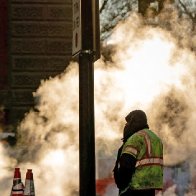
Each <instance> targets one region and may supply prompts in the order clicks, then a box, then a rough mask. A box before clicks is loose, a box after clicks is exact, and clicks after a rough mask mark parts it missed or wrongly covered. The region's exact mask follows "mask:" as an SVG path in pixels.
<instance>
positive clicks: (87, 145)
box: [79, 53, 96, 196]
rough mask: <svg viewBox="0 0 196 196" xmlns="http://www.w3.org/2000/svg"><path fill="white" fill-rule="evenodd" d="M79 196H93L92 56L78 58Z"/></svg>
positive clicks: (94, 188)
mask: <svg viewBox="0 0 196 196" xmlns="http://www.w3.org/2000/svg"><path fill="white" fill-rule="evenodd" d="M79 117H80V120H79V148H80V156H79V157H80V158H79V160H80V196H95V194H96V187H95V136H94V135H95V134H94V68H93V56H92V54H90V53H81V54H80V56H79Z"/></svg>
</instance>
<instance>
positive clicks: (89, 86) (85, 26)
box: [72, 0, 100, 196]
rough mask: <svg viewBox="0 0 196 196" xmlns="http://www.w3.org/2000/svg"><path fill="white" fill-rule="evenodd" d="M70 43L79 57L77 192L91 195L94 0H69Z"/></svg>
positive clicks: (96, 54) (96, 42)
mask: <svg viewBox="0 0 196 196" xmlns="http://www.w3.org/2000/svg"><path fill="white" fill-rule="evenodd" d="M72 44H73V45H72V55H73V57H74V58H75V57H78V60H79V165H80V166H79V167H80V168H79V170H80V179H79V181H80V182H79V186H80V188H79V189H80V191H79V192H80V196H95V195H96V180H95V178H96V176H95V173H96V172H95V127H94V65H93V63H94V61H96V60H98V59H99V58H100V33H99V1H98V0H73V42H72Z"/></svg>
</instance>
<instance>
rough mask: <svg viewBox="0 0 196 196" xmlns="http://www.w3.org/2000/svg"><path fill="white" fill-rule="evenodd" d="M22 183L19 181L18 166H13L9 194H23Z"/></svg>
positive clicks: (20, 195) (15, 195)
mask: <svg viewBox="0 0 196 196" xmlns="http://www.w3.org/2000/svg"><path fill="white" fill-rule="evenodd" d="M23 192H24V185H23V183H22V181H21V173H20V168H15V171H14V179H13V186H12V191H11V196H23Z"/></svg>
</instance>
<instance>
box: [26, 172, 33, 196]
mask: <svg viewBox="0 0 196 196" xmlns="http://www.w3.org/2000/svg"><path fill="white" fill-rule="evenodd" d="M24 196H35V188H34V182H33V172H32V169H27V173H26V179H25V188H24Z"/></svg>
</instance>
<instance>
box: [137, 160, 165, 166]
mask: <svg viewBox="0 0 196 196" xmlns="http://www.w3.org/2000/svg"><path fill="white" fill-rule="evenodd" d="M148 164H150V165H151V164H152V165H153V164H156V165H163V159H161V158H149V159H148V158H147V159H142V160H140V161H137V163H136V166H135V167H138V166H143V165H148Z"/></svg>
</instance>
